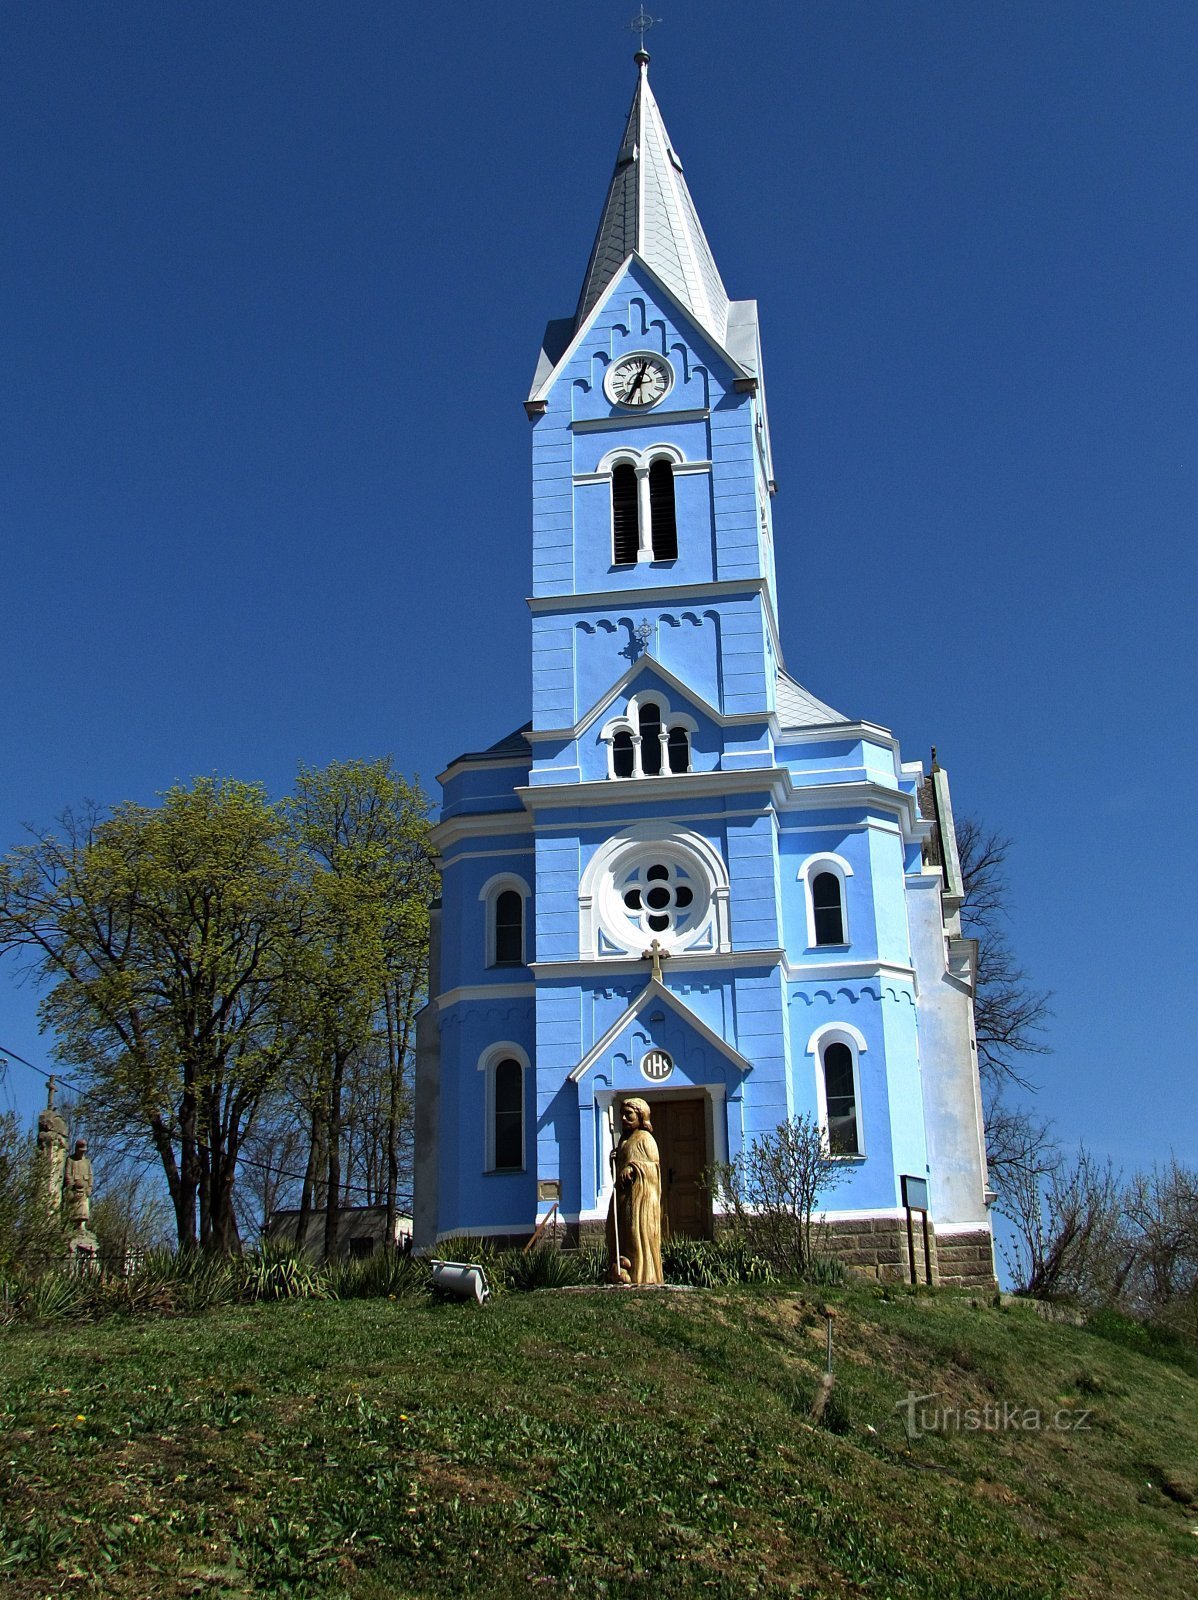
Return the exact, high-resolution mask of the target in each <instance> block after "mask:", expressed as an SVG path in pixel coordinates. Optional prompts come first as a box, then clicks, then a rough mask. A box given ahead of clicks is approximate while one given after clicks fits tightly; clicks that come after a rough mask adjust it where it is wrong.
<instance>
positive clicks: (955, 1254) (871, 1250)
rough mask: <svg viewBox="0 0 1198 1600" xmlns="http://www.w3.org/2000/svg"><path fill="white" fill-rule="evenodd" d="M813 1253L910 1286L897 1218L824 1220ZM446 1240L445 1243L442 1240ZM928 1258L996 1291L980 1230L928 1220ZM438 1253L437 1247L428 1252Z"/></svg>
mask: <svg viewBox="0 0 1198 1600" xmlns="http://www.w3.org/2000/svg"><path fill="white" fill-rule="evenodd" d="M726 1227H727V1224H726V1222H725V1219H724V1218H723V1217H716V1219H715V1232H716V1233H717V1234H720V1233H723V1232H725V1231H726ZM816 1234H817V1238H816V1246H815V1248H816V1250H817V1251H819V1252H820V1254H822V1255H829V1256H834V1257H835V1258H836V1259H837V1260H838V1261H840V1262H841V1263H842V1264H843V1265H844V1266H845V1267H846V1268H847V1269H848V1271H849V1273H850V1274H851V1275H852V1276H853V1277H855V1278H865V1279H868V1280H869V1281H870V1282H877V1283H910V1282H911V1260H910V1251H909V1248H908V1243H907V1224H906V1222H905V1221H904V1219H903V1218H901V1217H843V1218H841V1219H840V1220H838V1221H836V1222H825V1223H823V1224H822V1225H819V1226H817V1228H816ZM912 1236H913V1240H914V1245H915V1282H916V1283H927V1282H928V1272H927V1263H926V1262H925V1260H924V1249H923V1227H922V1224H921V1222H920V1218H919V1215H918V1213H917V1214H916V1215H915V1217H914V1218H913V1228H912ZM606 1237H607V1235H606V1227H605V1224H604V1223H602V1222H597V1221H587V1222H571V1223H565V1224H564V1225H560V1226H559V1227H558V1228H557V1229H556V1230H554V1229H553V1228H547V1229H546V1230H545V1232H544V1233H543V1234H542V1235H541V1238H542V1240H543V1241H544V1242H545V1243H546V1244H552V1243H555V1242H556V1243H557V1244H560V1245H562V1246H564V1247H565V1248H566V1249H567V1250H576V1249H578V1248H579V1247H580V1246H582V1247H584V1248H585V1247H593V1246H595V1245H602V1244H605V1243H606ZM530 1238H531V1230H529V1231H527V1232H524V1233H511V1234H501V1235H492V1236H491V1237H490V1238H488V1239H487V1241H486V1242H487V1244H489V1245H490V1246H492V1247H493V1248H494V1249H496V1250H508V1249H513V1248H515V1249H520V1248H523V1246H524V1245H526V1244H527V1243H528V1241H529V1239H530ZM446 1242H448V1241H446ZM928 1244H929V1246H930V1250H929V1254H930V1255H931V1258H932V1272H931V1282H932V1284H933V1285H934V1286H938V1287H940V1288H945V1289H994V1288H997V1279H996V1278H995V1274H994V1244H993V1241H992V1239H991V1237H990V1234H989V1233H988V1232H987V1231H986V1230H985V1229H984V1228H982V1229H979V1230H978V1231H977V1232H975V1233H949V1234H945V1235H944V1236H943V1237H941V1238H937V1236H936V1230H935V1227H934V1226H933V1224H932V1222H931V1220H930V1219H929V1222H928ZM431 1253H432V1254H434V1255H439V1254H440V1253H441V1247H440V1246H438V1247H437V1249H436V1250H434V1251H432V1252H431Z"/></svg>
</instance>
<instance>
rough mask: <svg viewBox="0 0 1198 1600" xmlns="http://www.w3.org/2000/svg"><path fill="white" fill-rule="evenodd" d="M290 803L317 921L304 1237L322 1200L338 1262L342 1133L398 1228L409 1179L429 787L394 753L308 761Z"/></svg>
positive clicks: (302, 1096) (305, 1100)
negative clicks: (354, 1144)
mask: <svg viewBox="0 0 1198 1600" xmlns="http://www.w3.org/2000/svg"><path fill="white" fill-rule="evenodd" d="M286 812H287V816H288V818H289V821H290V824H291V827H292V829H293V835H294V839H295V842H296V845H297V847H298V849H299V850H300V851H301V852H302V853H303V855H304V856H305V857H306V859H307V861H308V863H309V871H310V876H309V879H308V882H309V886H310V891H311V896H312V903H313V905H314V906H315V907H316V908H317V910H316V927H317V929H318V933H317V937H316V938H315V939H314V940H313V941H312V943H311V945H310V947H309V949H308V951H307V955H306V962H305V965H304V968H303V984H304V987H305V992H306V996H307V1000H306V1011H307V1016H308V1028H307V1031H306V1036H307V1041H308V1048H307V1050H306V1052H305V1054H304V1056H303V1058H302V1059H301V1060H300V1061H299V1062H298V1063H297V1069H298V1070H297V1073H296V1076H295V1087H296V1092H297V1097H298V1098H299V1100H300V1101H301V1103H302V1104H303V1105H304V1106H305V1108H306V1110H307V1114H308V1118H309V1125H310V1130H311V1137H310V1143H309V1155H308V1163H307V1173H306V1178H305V1182H304V1187H303V1193H302V1198H301V1206H300V1211H301V1215H300V1219H299V1234H298V1236H299V1237H300V1238H304V1237H305V1236H306V1230H307V1223H308V1217H309V1215H310V1212H311V1210H312V1208H313V1207H314V1206H319V1204H320V1202H321V1200H322V1199H323V1202H324V1211H325V1232H324V1254H325V1256H326V1258H328V1259H332V1258H334V1257H335V1256H336V1254H337V1247H338V1231H339V1225H340V1210H341V1205H342V1200H343V1190H344V1173H343V1162H344V1157H345V1153H346V1151H345V1139H346V1134H347V1131H348V1128H352V1127H354V1126H355V1125H356V1127H357V1130H358V1132H359V1134H360V1135H361V1137H360V1138H359V1140H358V1145H359V1153H360V1155H363V1156H364V1157H365V1159H364V1162H363V1165H364V1168H365V1174H364V1175H365V1176H366V1177H367V1179H368V1184H367V1187H368V1188H369V1189H370V1190H371V1191H372V1192H373V1194H375V1195H377V1194H380V1193H381V1195H382V1198H383V1202H384V1204H385V1205H386V1207H387V1214H388V1216H387V1220H388V1224H389V1226H388V1237H390V1236H391V1226H392V1225H393V1224H394V1219H395V1215H396V1211H397V1208H398V1198H399V1193H400V1188H401V1184H402V1183H403V1181H404V1180H405V1178H406V1176H407V1174H406V1172H405V1170H404V1169H405V1163H404V1159H403V1155H404V1151H403V1144H404V1130H405V1125H406V1120H407V1110H408V1103H409V1098H410V1096H409V1066H410V1060H411V1053H412V1046H413V1043H414V1029H415V1019H416V1013H417V1011H418V1010H419V1008H420V1005H421V1004H422V1003H423V999H424V994H425V986H426V969H427V961H428V907H429V902H430V900H431V898H432V895H433V893H434V891H435V885H436V873H435V870H434V867H433V864H432V852H431V847H430V843H429V827H430V824H429V816H428V812H429V805H428V800H427V797H426V796H425V795H424V793H423V792H422V791H421V790H420V788H419V787H418V786H417V785H415V784H411V783H409V782H408V781H407V779H405V778H404V777H403V776H402V775H401V774H400V773H398V772H396V771H395V769H394V767H393V765H392V763H391V761H390V759H389V758H383V759H380V760H376V761H344V762H333V763H332V764H331V765H330V766H328V767H326V768H324V769H323V770H316V769H313V768H310V767H302V768H301V769H300V772H299V775H298V777H297V780H296V787H295V794H294V796H293V797H292V799H290V800H289V801H288V802H287V803H286ZM347 1088H349V1089H351V1090H352V1091H354V1092H353V1095H352V1098H351V1100H350V1102H349V1104H348V1105H347V1100H346V1095H347ZM372 1108H373V1114H371V1109H372Z"/></svg>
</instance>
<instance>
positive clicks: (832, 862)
mask: <svg viewBox="0 0 1198 1600" xmlns="http://www.w3.org/2000/svg"><path fill="white" fill-rule="evenodd" d="M822 873H828V874H829V875H830V876H831V877H833V878H835V879H836V881H837V883H838V884H839V885H840V938H839V939H837V940H834V941H833V942H832V943H831V944H820V943H819V942H818V940H817V939H816V936H815V895H814V891H813V889H812V880H813V879H814V878H818V877H819V876H820V875H821V874H822ZM795 876H796V877H797V878H798V881H799V882H800V883H801V884H802V885H803V905H804V907H805V909H806V912H807V948H808V950H839V949H842V948H843V949H845V950H847V949H848V948H849V947H850V945H851V944H852V942H853V939H852V935H851V933H850V932H849V882H848V881H849V879H850V878H851V877H852V876H853V868H852V866H851V865H850V863H849V862H848V861H846V860H845V858H844V857H843V856H840V855H837V854H836V852H835V851H834V850H824V851H821V852H820V853H819V854H818V855H813V856H808V857H807V859H806V860H805V861H804V862H803V864H802V866H801V867H800V868H799V870H798V872H797V873H796V874H795Z"/></svg>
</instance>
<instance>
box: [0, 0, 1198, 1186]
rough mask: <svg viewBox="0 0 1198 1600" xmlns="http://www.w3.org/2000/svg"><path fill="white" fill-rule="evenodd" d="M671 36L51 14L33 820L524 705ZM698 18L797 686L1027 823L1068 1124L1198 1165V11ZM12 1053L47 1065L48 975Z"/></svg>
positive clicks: (22, 173)
mask: <svg viewBox="0 0 1198 1600" xmlns="http://www.w3.org/2000/svg"><path fill="white" fill-rule="evenodd" d="M634 9H635V5H634V4H633V3H632V0H587V3H580V0H575V3H572V4H567V5H557V6H545V5H536V6H532V5H507V6H495V5H486V6H484V5H481V4H475V3H466V4H458V5H457V6H447V7H442V8H441V9H439V10H438V9H437V8H431V9H430V8H429V7H417V6H410V5H399V4H396V3H394V0H388V3H371V0H354V3H352V4H348V5H347V4H344V3H336V4H334V3H333V0H286V3H282V0H279V3H274V0H206V3H205V4H203V5H184V4H165V5H164V4H163V3H162V0H109V3H106V4H104V5H99V6H91V5H84V4H81V3H63V0H11V3H10V4H9V5H8V6H7V7H6V8H5V16H4V21H3V24H2V27H3V34H4V38H3V48H2V50H0V56H2V62H0V79H2V83H0V147H2V148H3V149H4V151H5V161H4V164H3V171H2V173H0V214H2V215H3V218H4V225H3V232H4V246H3V249H2V250H0V292H2V294H3V303H4V307H5V312H6V319H5V320H6V332H5V334H4V340H3V372H4V378H3V396H4V416H3V426H2V428H0V497H2V498H0V519H2V529H3V568H2V571H3V592H4V619H5V628H4V632H5V641H4V642H5V650H4V657H3V665H4V676H5V694H4V702H3V724H2V730H0V733H2V747H0V843H3V844H4V845H7V844H9V843H12V842H15V840H16V839H17V838H18V836H19V829H20V824H21V823H22V822H25V821H30V822H34V823H37V824H45V823H47V822H48V821H50V820H51V819H52V818H53V817H54V815H55V814H56V813H57V812H58V811H59V810H60V809H61V808H62V807H63V806H65V805H66V804H68V803H70V802H74V801H78V800H79V799H81V798H83V797H91V798H94V799H96V800H99V801H103V802H112V801H117V800H120V799H124V798H136V799H140V800H149V799H151V798H152V797H153V795H154V794H155V792H156V791H159V790H161V789H163V788H165V787H166V786H168V785H169V784H171V783H172V782H174V781H175V780H187V779H188V778H190V777H191V776H193V775H194V774H197V773H201V772H214V771H215V772H221V773H232V774H235V775H237V776H239V777H245V778H259V779H262V780H263V781H264V782H265V783H266V784H267V785H268V787H269V788H270V789H271V790H272V791H273V792H276V793H282V792H285V791H286V789H287V787H288V784H289V781H290V777H291V774H292V773H293V771H294V768H295V764H296V763H297V762H298V761H305V762H309V763H323V762H326V761H329V760H330V759H333V758H342V757H351V756H371V755H375V754H379V753H382V752H384V751H390V752H393V753H394V755H395V757H396V759H397V760H398V762H399V763H400V765H401V766H402V767H403V768H405V769H406V770H408V771H412V770H415V771H418V772H419V773H420V774H421V775H422V776H423V777H424V779H425V780H426V782H428V783H429V784H430V785H431V783H432V780H433V778H434V776H435V774H436V773H437V772H438V771H439V770H440V769H441V767H442V766H443V765H444V764H445V762H446V760H447V759H448V758H449V757H450V756H451V755H453V754H454V753H455V752H456V751H458V750H460V749H465V748H475V747H478V746H479V745H481V744H484V743H487V742H489V741H490V740H491V739H493V738H495V737H497V736H498V735H500V734H502V733H505V732H506V731H508V730H509V729H510V728H512V727H515V726H517V725H519V724H520V723H521V722H523V721H524V720H525V718H526V716H527V704H528V694H529V651H528V619H527V612H526V610H525V607H524V604H523V600H524V596H525V595H526V594H527V592H528V589H529V564H530V553H529V543H530V538H529V504H530V495H529V440H528V424H527V422H526V419H525V416H524V413H523V410H522V409H521V400H522V399H523V397H524V395H525V393H526V392H527V386H528V380H529V378H530V376H531V373H532V369H533V364H534V360H535V357H536V351H537V346H538V339H539V336H540V333H541V330H542V327H543V324H544V322H545V320H546V319H547V318H548V317H549V316H555V315H562V314H565V313H568V312H570V311H571V310H572V309H573V306H574V302H575V299H576V296H577V293H578V287H579V284H580V281H581V277H582V273H583V269H584V267H585V265H586V260H587V254H588V251H589V248H590V244H591V239H592V235H593V231H594V228H595V225H596V223H597V221H598V215H599V209H600V206H601V203H602V199H603V195H604V192H605V186H606V183H607V180H608V176H609V173H610V169H611V165H612V162H613V160H614V156H615V151H616V148H617V145H618V141H619V137H620V133H621V129H622V125H623V119H624V115H625V112H626V109H627V103H628V100H629V98H630V96H631V93H632V89H633V81H634V70H633V66H632V62H631V53H632V48H633V40H632V37H631V35H629V34H628V33H627V32H625V31H624V24H625V23H626V21H627V18H628V16H629V15H630V14H631V13H632V11H633V10H634ZM654 9H655V10H660V12H661V14H662V15H663V17H664V21H663V22H662V24H661V25H660V26H659V27H657V28H656V29H655V30H654V32H653V34H652V36H651V40H650V43H651V47H652V52H653V65H652V68H651V72H652V78H653V83H654V88H655V90H656V93H657V96H658V99H659V101H660V103H661V106H662V110H663V113H664V115H665V118H666V122H667V125H668V127H669V128H670V131H671V134H672V136H673V138H674V141H675V142H676V144H677V146H678V149H679V151H680V152H681V154H682V156H683V159H684V160H685V162H686V166H687V176H688V179H689V181H690V184H691V188H692V191H693V193H694V196H695V199H696V203H697V205H698V208H699V212H700V215H701V216H702V219H703V222H704V225H705V227H706V230H707V233H708V236H709V238H710V240H711V243H712V246H713V249H714V251H715V255H716V259H717V261H718V262H719V264H720V268H721V270H722V273H723V276H724V279H725V281H726V283H727V285H728V288H729V291H730V292H731V293H732V294H733V295H735V296H740V297H743V296H756V297H757V298H758V300H759V301H760V304H761V315H762V324H763V330H764V338H765V353H766V373H767V378H768V382H769V395H770V407H771V421H772V427H773V435H774V447H775V458H776V463H777V468H778V476H779V482H780V493H779V496H778V499H777V501H776V502H775V512H776V530H777V544H778V557H779V566H780V579H781V605H782V626H783V635H784V638H785V641H786V650H787V664H788V666H789V668H790V670H791V671H792V672H793V673H794V674H795V675H796V676H797V677H799V678H800V679H801V680H802V681H803V682H804V683H806V684H807V685H808V686H809V687H810V688H811V689H812V690H813V691H814V692H815V693H816V694H818V695H820V696H821V697H823V698H825V699H827V700H829V701H830V702H831V703H832V704H833V705H835V706H837V707H839V708H841V709H843V710H845V711H847V712H850V713H855V714H858V715H861V716H866V717H869V718H871V719H873V720H875V721H879V722H882V723H885V724H887V725H889V726H891V727H893V728H894V729H895V730H896V732H897V733H898V734H899V735H900V737H901V738H902V740H903V741H904V749H905V753H906V754H907V755H908V756H909V757H914V756H925V757H926V754H927V751H928V748H929V746H930V745H931V744H932V743H933V742H934V743H936V744H937V745H938V746H939V748H940V751H941V756H942V759H943V761H944V762H945V764H946V765H947V766H948V768H949V770H950V772H951V775H952V781H953V790H954V797H955V800H956V803H957V806H958V808H959V809H962V810H968V811H975V812H977V813H978V814H980V815H981V816H982V817H984V818H985V819H986V820H987V821H988V822H990V823H992V824H995V825H997V826H1000V827H1002V828H1005V829H1007V830H1008V831H1009V832H1010V833H1012V834H1013V835H1014V836H1015V838H1016V840H1017V845H1018V847H1017V850H1016V853H1015V856H1014V858H1013V862H1012V877H1013V883H1014V891H1015V900H1014V907H1013V913H1014V920H1013V928H1012V932H1013V938H1014V942H1015V944H1016V946H1017V948H1018V950H1019V952H1020V954H1021V956H1022V958H1023V960H1024V962H1025V963H1026V965H1027V967H1028V968H1029V969H1030V971H1031V972H1032V974H1033V975H1034V977H1035V979H1036V980H1037V981H1038V982H1039V983H1040V984H1042V985H1044V986H1045V987H1050V988H1052V989H1054V990H1055V991H1056V1001H1055V1017H1054V1020H1053V1025H1052V1043H1053V1045H1054V1047H1055V1048H1054V1054H1053V1056H1052V1057H1051V1058H1049V1059H1048V1060H1046V1061H1045V1062H1043V1063H1042V1064H1041V1067H1040V1069H1039V1070H1040V1072H1041V1076H1042V1078H1043V1081H1044V1085H1045V1086H1044V1089H1043V1092H1042V1094H1041V1096H1040V1102H1041V1104H1042V1106H1043V1108H1044V1109H1045V1111H1046V1112H1048V1113H1049V1114H1051V1115H1053V1116H1055V1117H1056V1118H1057V1119H1058V1122H1059V1124H1060V1127H1061V1129H1062V1131H1063V1132H1066V1133H1067V1134H1069V1135H1071V1136H1084V1137H1085V1139H1086V1140H1087V1141H1089V1142H1090V1143H1091V1144H1092V1145H1093V1146H1094V1147H1095V1148H1096V1149H1097V1150H1099V1151H1101V1152H1103V1153H1107V1152H1109V1153H1111V1154H1112V1155H1114V1156H1115V1157H1116V1158H1117V1159H1118V1160H1120V1161H1121V1162H1124V1163H1126V1164H1129V1165H1130V1164H1135V1163H1139V1162H1145V1161H1150V1160H1152V1159H1153V1158H1154V1157H1157V1156H1159V1155H1161V1154H1162V1153H1164V1152H1165V1151H1167V1150H1168V1148H1169V1147H1170V1146H1172V1147H1173V1148H1175V1149H1176V1150H1177V1153H1178V1154H1179V1155H1180V1156H1182V1157H1185V1158H1188V1159H1190V1160H1193V1159H1194V1158H1195V1143H1196V1140H1195V1134H1196V1130H1198V1088H1196V1084H1198V1075H1196V1074H1195V1072H1194V1064H1195V1063H1194V1057H1195V1048H1194V1046H1195V998H1196V995H1195V988H1196V986H1195V980H1194V943H1195V941H1194V905H1195V881H1194V879H1195V851H1194V849H1193V845H1192V842H1191V841H1192V838H1193V828H1192V824H1191V822H1190V816H1189V808H1190V805H1191V803H1192V799H1193V795H1194V792H1195V789H1196V787H1198V771H1196V770H1195V769H1196V765H1198V763H1196V760H1195V741H1194V731H1193V711H1192V705H1193V681H1194V653H1195V652H1194V643H1193V639H1194V610H1195V605H1194V601H1195V584H1194V579H1195V511H1196V508H1198V493H1196V489H1198V483H1196V478H1198V474H1196V470H1195V440H1196V428H1195V423H1196V418H1195V394H1196V382H1198V380H1196V377H1195V374H1196V373H1198V338H1196V332H1198V326H1196V325H1198V281H1196V280H1198V273H1196V270H1195V268H1196V262H1198V252H1196V248H1195V247H1196V245H1198V213H1196V211H1195V205H1194V192H1195V175H1196V174H1195V165H1196V162H1195V157H1196V150H1198V140H1196V134H1198V110H1196V106H1198V97H1196V95H1195V83H1196V79H1198V7H1195V5H1194V4H1193V0H1176V3H1164V0H1137V3H1136V4H1135V5H1129V4H1127V3H1126V0H1070V3H1062V0H1047V3H1044V0H1035V3H1033V0H1019V3H1010V0H1007V3H1000V4H993V3H991V4H981V3H973V0H969V3H962V0H946V3H923V0H885V3H883V0H838V3H835V4H832V3H830V0H824V3H820V4H797V5H796V4H793V3H790V4H772V3H761V4H741V5H737V6H731V5H729V4H727V0H723V3H719V4H716V3H714V0H686V3H679V0H675V3H674V4H667V3H666V0H660V5H659V6H658V7H655V8H654ZM464 391H468V393H469V396H470V398H469V402H468V403H466V404H463V403H462V400H461V396H462V394H463V392H464ZM0 1042H2V1043H4V1044H6V1045H8V1046H10V1047H12V1048H14V1049H16V1050H19V1051H20V1052H21V1053H22V1054H24V1055H27V1056H29V1057H30V1058H31V1059H32V1060H34V1061H38V1062H43V1063H44V1062H45V1061H46V1060H47V1056H48V1044H47V1041H45V1040H42V1039H39V1037H38V1034H37V1030H36V1020H35V1015H34V1005H33V997H32V995H31V994H30V992H29V990H28V989H23V990H22V989H17V988H15V987H13V986H11V985H10V984H3V985H2V986H0ZM3 1092H8V1093H9V1094H10V1095H12V1094H13V1093H15V1094H16V1097H17V1100H18V1102H19V1103H20V1104H21V1106H22V1108H23V1109H29V1108H31V1107H32V1106H34V1105H35V1104H36V1103H37V1101H38V1100H39V1099H40V1089H39V1088H38V1087H36V1086H35V1085H34V1083H33V1081H32V1075H31V1074H28V1073H26V1072H23V1070H22V1069H21V1068H19V1067H16V1068H14V1069H13V1076H12V1080H11V1083H10V1084H9V1085H8V1086H7V1090H6V1091H0V1093H3Z"/></svg>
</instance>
